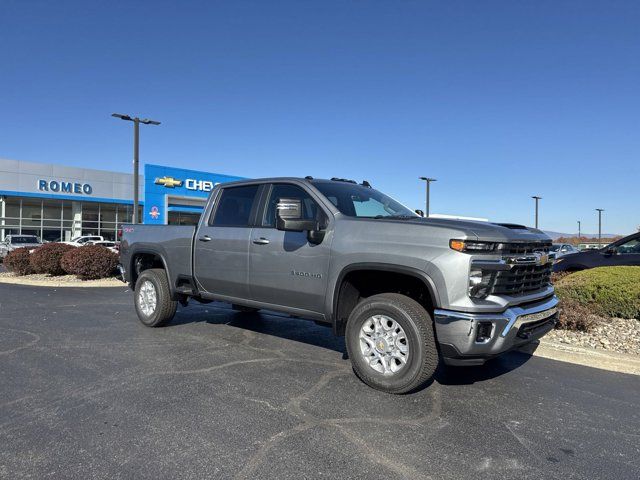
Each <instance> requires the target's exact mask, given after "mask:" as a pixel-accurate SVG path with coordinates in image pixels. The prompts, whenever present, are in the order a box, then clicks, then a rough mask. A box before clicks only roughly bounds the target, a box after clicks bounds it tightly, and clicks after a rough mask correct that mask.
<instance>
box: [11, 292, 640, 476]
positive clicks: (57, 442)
mask: <svg viewBox="0 0 640 480" xmlns="http://www.w3.org/2000/svg"><path fill="white" fill-rule="evenodd" d="M344 352H345V349H344V343H343V341H342V340H341V339H336V338H334V337H333V336H332V334H331V331H330V330H329V329H325V328H323V327H319V326H316V325H315V324H313V323H311V322H305V321H300V320H293V319H289V318H286V317H283V316H278V315H265V314H246V313H235V312H232V311H231V310H229V308H228V307H227V306H225V305H222V304H220V305H219V304H210V305H198V304H194V305H193V306H190V307H189V308H187V309H183V308H180V310H179V313H178V315H177V316H176V319H175V320H174V322H173V323H172V324H171V325H170V326H168V327H166V328H163V329H149V328H145V327H143V326H142V325H141V324H140V323H139V322H138V321H137V319H136V316H135V313H134V309H133V305H132V296H131V293H130V292H128V291H127V290H126V289H125V288H106V289H103V288H86V289H77V288H61V289H51V288H43V287H24V286H10V285H0V378H1V382H2V383H1V388H0V445H1V446H2V448H1V449H0V477H1V478H7V479H9V478H11V479H15V478H78V479H86V478H105V479H106V478H110V479H113V478H154V479H157V478H198V479H200V478H266V479H270V478H279V479H282V478H367V479H377V478H380V479H382V478H385V479H390V478H411V479H414V478H415V479H419V478H438V479H462V478H474V479H475V478H480V477H482V478H518V479H528V478H562V479H573V478H585V479H586V478H589V479H593V478H616V479H637V478H639V477H640V433H639V432H640V377H636V376H630V375H624V374H615V373H610V372H605V371H601V370H596V369H590V368H586V367H579V366H575V365H569V364H565V363H560V362H555V361H552V360H547V359H542V358H537V357H529V356H528V355H525V354H521V353H513V354H509V355H508V356H506V357H504V358H502V359H499V360H496V361H493V362H492V363H490V364H488V365H486V366H484V367H479V368H478V367H476V368H471V369H450V370H444V371H443V372H440V373H439V375H438V380H437V381H436V382H435V383H433V384H432V385H431V386H430V387H429V388H427V389H425V390H423V391H421V392H418V393H415V394H412V395H407V396H392V395H387V394H383V393H380V392H377V391H374V390H371V389H370V388H368V387H366V386H365V385H363V384H362V383H361V382H359V381H358V379H357V378H356V377H355V376H354V375H353V374H352V372H351V368H350V364H349V361H348V359H346V358H345V353H344Z"/></svg>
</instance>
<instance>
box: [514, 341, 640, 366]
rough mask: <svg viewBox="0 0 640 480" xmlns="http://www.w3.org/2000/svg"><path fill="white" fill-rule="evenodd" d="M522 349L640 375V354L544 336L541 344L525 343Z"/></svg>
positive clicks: (536, 354)
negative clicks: (589, 346)
mask: <svg viewBox="0 0 640 480" xmlns="http://www.w3.org/2000/svg"><path fill="white" fill-rule="evenodd" d="M520 351H521V352H524V353H528V354H531V355H535V356H536V357H542V358H549V359H551V360H559V361H561V362H567V363H573V364H574V365H583V366H585V367H591V368H599V369H601V370H608V371H610V372H618V373H627V374H631V375H640V356H638V355H630V354H627V353H618V352H612V351H607V350H595V349H593V348H585V347H576V346H573V345H568V344H566V343H559V342H554V341H551V340H545V339H544V338H543V339H542V340H540V343H539V344H535V343H534V344H529V345H525V346H524V347H522V348H521V349H520Z"/></svg>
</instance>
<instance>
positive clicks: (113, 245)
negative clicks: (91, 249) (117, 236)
mask: <svg viewBox="0 0 640 480" xmlns="http://www.w3.org/2000/svg"><path fill="white" fill-rule="evenodd" d="M85 245H100V246H102V247H105V248H108V249H109V250H111V251H112V252H114V253H118V252H119V250H120V242H112V241H110V240H97V241H89V242H85Z"/></svg>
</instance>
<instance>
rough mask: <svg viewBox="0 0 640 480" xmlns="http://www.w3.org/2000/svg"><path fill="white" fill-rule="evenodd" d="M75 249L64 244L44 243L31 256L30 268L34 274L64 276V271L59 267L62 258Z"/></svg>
mask: <svg viewBox="0 0 640 480" xmlns="http://www.w3.org/2000/svg"><path fill="white" fill-rule="evenodd" d="M74 248H76V247H73V246H71V245H65V244H64V243H45V244H44V245H42V246H41V247H38V248H37V249H36V250H34V251H33V253H32V254H31V268H32V269H33V271H34V272H35V273H48V274H49V275H52V276H56V275H64V274H65V271H64V269H63V268H62V266H61V265H60V260H62V256H63V255H64V254H65V253H67V252H68V251H69V250H73V249H74Z"/></svg>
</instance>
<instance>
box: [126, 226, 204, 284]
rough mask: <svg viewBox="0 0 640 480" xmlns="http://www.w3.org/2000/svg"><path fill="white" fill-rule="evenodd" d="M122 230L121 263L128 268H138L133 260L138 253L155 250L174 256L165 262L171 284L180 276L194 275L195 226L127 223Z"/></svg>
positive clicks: (189, 276)
mask: <svg viewBox="0 0 640 480" xmlns="http://www.w3.org/2000/svg"><path fill="white" fill-rule="evenodd" d="M122 231H123V236H122V243H121V245H120V263H121V264H122V266H123V267H124V268H125V269H126V271H127V272H130V271H131V270H132V269H133V268H134V265H132V261H131V260H132V258H133V256H134V255H135V254H137V253H153V254H159V255H160V256H161V258H163V259H170V260H167V263H168V264H165V265H164V268H165V269H166V270H167V275H168V277H169V283H170V285H174V286H175V285H177V283H178V279H179V278H185V277H187V278H191V276H192V274H193V271H192V269H193V265H192V261H191V260H192V258H193V257H192V249H193V238H194V235H195V232H196V227H195V226H182V225H133V224H127V225H123V227H122Z"/></svg>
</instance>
